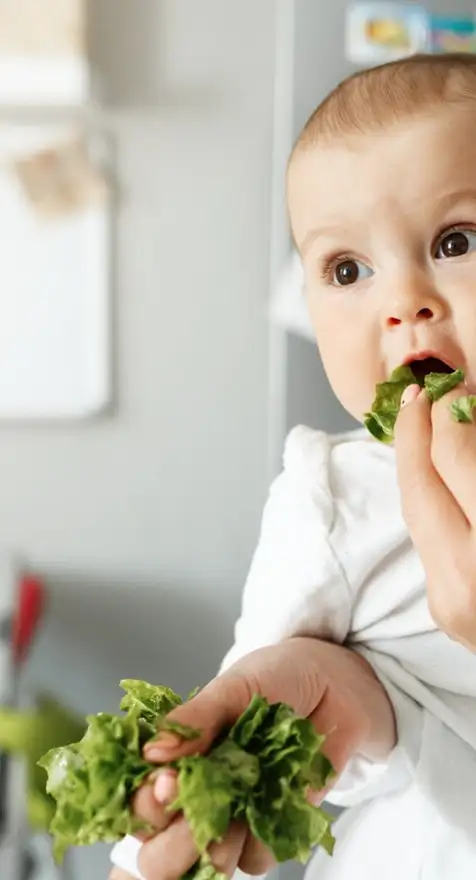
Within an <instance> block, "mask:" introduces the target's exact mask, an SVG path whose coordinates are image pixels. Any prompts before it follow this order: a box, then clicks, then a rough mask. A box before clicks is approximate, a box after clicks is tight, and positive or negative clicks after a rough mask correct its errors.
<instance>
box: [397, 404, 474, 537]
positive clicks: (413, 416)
mask: <svg viewBox="0 0 476 880" xmlns="http://www.w3.org/2000/svg"><path fill="white" fill-rule="evenodd" d="M407 390H408V389H407ZM432 443H433V426H432V415H431V404H430V401H429V400H428V399H427V397H426V395H425V394H424V393H423V392H422V393H420V394H419V395H418V397H417V398H416V399H415V400H413V401H411V402H409V403H408V404H407V405H406V403H405V395H404V398H403V407H402V410H401V411H400V413H399V416H398V418H397V423H396V426H395V452H396V458H397V473H398V482H399V486H400V491H401V498H402V509H403V514H404V517H405V520H406V522H407V525H408V527H409V530H410V533H411V535H412V538H413V539H414V541H415V543H416V544H417V546H418V549H419V550H420V552H422V548H424V547H425V546H426V544H428V542H429V541H430V538H431V536H432V535H433V536H436V535H439V534H441V530H442V528H444V527H445V525H450V524H451V528H452V529H453V530H454V532H455V531H456V530H459V531H460V532H461V533H463V532H466V531H467V521H466V517H465V515H464V514H463V511H462V510H461V508H460V506H459V504H458V503H457V501H456V499H455V497H454V496H453V494H452V492H451V491H450V490H449V488H448V487H447V486H446V485H445V483H444V481H443V480H442V478H441V476H440V474H439V473H438V471H437V469H436V468H435V465H434V463H433V460H432ZM438 545H439V542H438V541H437V540H433V553H435V551H436V552H437V550H438Z"/></svg>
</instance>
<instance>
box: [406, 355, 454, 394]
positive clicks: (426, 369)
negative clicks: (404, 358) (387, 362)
mask: <svg viewBox="0 0 476 880" xmlns="http://www.w3.org/2000/svg"><path fill="white" fill-rule="evenodd" d="M408 366H409V367H410V369H411V371H412V373H413V375H414V376H415V379H416V380H417V382H418V384H419V385H421V386H422V387H423V384H424V382H425V376H427V375H428V373H452V372H453V367H450V365H449V364H447V363H445V361H442V360H440V359H439V358H436V357H427V358H421V359H418V360H414V361H409V362H408Z"/></svg>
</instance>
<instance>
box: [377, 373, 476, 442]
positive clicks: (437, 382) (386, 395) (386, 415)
mask: <svg viewBox="0 0 476 880" xmlns="http://www.w3.org/2000/svg"><path fill="white" fill-rule="evenodd" d="M463 380H464V372H463V370H454V372H452V373H427V374H426V376H425V377H424V379H423V380H421V381H419V380H418V379H417V378H416V376H415V375H414V373H413V371H412V369H411V367H409V366H401V367H397V369H396V370H394V371H393V373H392V375H391V376H390V378H389V379H388V380H387V381H386V382H381V383H380V384H379V385H377V388H376V392H375V400H374V402H373V404H372V409H371V411H370V412H368V413H365V415H364V425H365V427H366V428H367V430H368V431H369V432H370V434H372V436H373V437H375V438H376V439H377V440H380V442H381V443H393V440H394V437H395V423H396V421H397V417H398V413H399V411H400V406H401V401H402V394H403V392H404V391H405V389H406V388H408V386H409V385H415V384H418V385H420V386H421V387H422V388H423V389H424V390H425V393H426V395H427V397H428V399H429V400H430V401H431V402H432V403H435V401H437V400H440V398H441V397H443V396H444V395H445V394H448V392H449V391H452V390H453V389H454V388H457V386H458V385H460V384H461V382H462V381H463ZM474 409H476V396H474V395H463V396H461V397H459V398H458V399H457V400H455V401H453V403H452V404H451V406H450V410H451V414H452V416H453V418H454V420H455V421H457V422H472V421H473V410H474Z"/></svg>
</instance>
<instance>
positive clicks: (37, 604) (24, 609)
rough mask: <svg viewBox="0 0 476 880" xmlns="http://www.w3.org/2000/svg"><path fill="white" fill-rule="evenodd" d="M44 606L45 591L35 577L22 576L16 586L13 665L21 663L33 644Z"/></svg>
mask: <svg viewBox="0 0 476 880" xmlns="http://www.w3.org/2000/svg"><path fill="white" fill-rule="evenodd" d="M44 604H45V590H44V586H43V583H42V582H41V580H40V579H39V578H38V577H36V576H35V575H31V574H27V575H23V576H22V577H21V579H20V582H19V586H18V601H17V611H16V614H15V617H14V619H13V632H12V650H13V660H14V663H15V665H18V664H20V663H22V662H23V660H24V659H25V657H26V654H27V652H28V649H29V647H30V645H31V644H32V642H33V639H34V637H35V633H36V630H37V627H38V624H39V622H40V619H41V615H42V613H43V608H44Z"/></svg>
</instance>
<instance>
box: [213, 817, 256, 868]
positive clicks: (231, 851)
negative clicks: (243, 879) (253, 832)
mask: <svg viewBox="0 0 476 880" xmlns="http://www.w3.org/2000/svg"><path fill="white" fill-rule="evenodd" d="M246 835H247V830H246V827H245V826H244V825H241V823H239V822H233V824H232V825H230V828H229V829H228V834H227V835H226V837H225V840H224V841H223V843H214V844H212V846H211V847H210V858H211V860H212V864H213V866H214V867H215V868H216V869H217V871H219V872H220V874H226V876H227V877H232V876H233V874H234V873H235V871H236V869H237V867H238V863H239V861H240V857H241V854H242V852H243V848H244V846H245V842H246Z"/></svg>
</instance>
